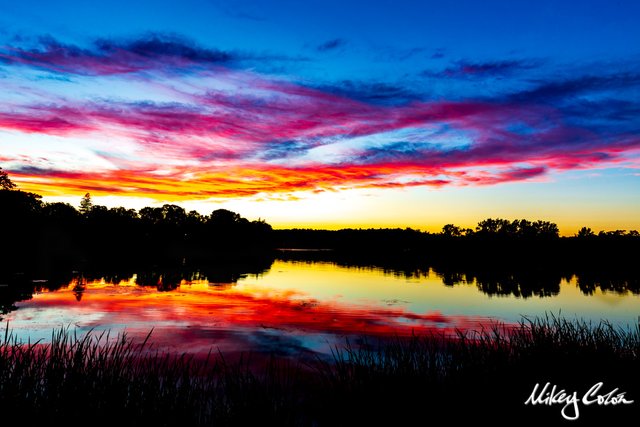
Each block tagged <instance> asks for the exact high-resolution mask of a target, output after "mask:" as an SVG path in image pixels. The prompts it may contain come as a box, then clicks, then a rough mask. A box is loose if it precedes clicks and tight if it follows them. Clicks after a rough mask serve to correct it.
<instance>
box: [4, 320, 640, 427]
mask: <svg viewBox="0 0 640 427" xmlns="http://www.w3.org/2000/svg"><path fill="white" fill-rule="evenodd" d="M150 337H151V334H150V335H149V336H147V338H146V339H144V340H142V341H135V340H133V339H130V338H129V337H127V335H126V334H119V335H116V336H113V335H111V334H110V333H109V332H99V333H98V332H94V331H91V332H89V333H86V334H83V335H78V334H76V333H75V332H72V331H70V330H69V329H62V330H57V331H54V332H53V333H52V336H51V339H50V340H48V341H47V342H20V341H19V340H18V339H17V338H16V337H15V336H14V335H13V334H12V333H11V331H10V329H9V327H8V326H7V328H6V329H5V333H4V338H3V339H2V341H1V342H0V413H1V414H2V417H3V419H4V420H7V421H17V422H20V423H21V425H39V424H42V423H55V424H63V425H67V426H72V425H114V424H117V425H120V426H126V425H132V426H133V425H135V426H141V425H153V426H163V425H167V426H173V425H176V426H192V425H193V426H205V425H223V426H224V425H278V426H298V425H299V426H307V425H308V426H324V425H326V426H334V425H364V424H368V425H384V424H389V423H394V425H399V424H398V423H402V422H409V421H410V420H413V419H415V417H416V416H418V417H423V418H424V419H425V424H428V422H427V421H429V420H431V419H433V418H434V417H437V418H438V419H440V417H441V416H445V415H446V418H447V420H450V421H454V420H455V421H476V422H477V421H479V420H481V419H483V418H484V419H485V420H490V421H492V422H493V423H494V424H496V423H497V424H500V421H501V420H503V421H508V420H511V422H512V421H513V419H511V417H512V416H522V414H523V413H524V414H526V415H527V419H528V420H529V421H531V420H532V419H536V417H538V418H539V419H540V420H542V421H544V420H547V419H548V420H550V421H560V418H559V413H558V411H557V410H552V409H551V408H543V409H544V410H543V409H540V408H531V407H525V406H524V405H523V403H524V401H525V400H526V398H527V397H528V395H529V394H530V393H531V390H532V387H533V385H534V384H535V383H537V382H539V383H544V382H547V381H550V382H552V383H555V384H558V385H559V386H561V387H564V388H567V389H577V390H586V389H587V388H588V387H587V386H591V385H593V383H594V382H597V381H603V382H605V384H608V385H610V386H611V387H612V388H613V387H618V388H620V389H621V390H626V391H628V393H629V394H630V398H634V397H635V398H636V399H638V398H640V396H633V393H634V392H635V393H636V394H637V392H638V391H640V390H639V389H638V384H640V381H639V380H640V378H639V376H640V369H639V368H640V357H639V353H640V331H639V329H638V326H634V327H629V328H626V329H622V328H618V327H614V326H612V325H611V324H609V323H607V322H604V321H603V322H600V323H598V324H591V323H586V322H582V321H578V320H568V319H565V318H562V317H555V316H551V315H549V316H546V317H544V318H535V319H523V320H522V321H521V322H520V323H519V324H518V325H516V326H509V327H507V326H505V325H498V324H496V325H491V326H489V327H487V328H485V329H483V330H479V331H472V332H459V333H458V335H457V336H456V337H448V336H445V335H443V334H436V333H434V334H431V335H423V336H412V337H409V338H406V337H394V338H390V339H373V338H370V337H360V338H358V339H355V340H354V339H351V340H348V341H345V343H344V344H343V345H340V346H336V347H335V348H334V349H333V351H332V355H331V357H329V358H323V357H318V358H317V360H315V361H312V362H309V361H306V362H302V361H295V360H290V359H279V358H277V357H269V358H267V359H266V360H262V359H261V360H260V363H254V362H255V360H253V361H252V360H251V357H250V356H246V357H242V358H241V359H240V360H237V361H234V362H228V361H227V360H226V359H225V357H224V355H222V354H215V353H212V354H209V356H208V357H206V358H196V357H193V356H190V355H188V354H172V353H164V352H159V351H157V350H154V347H153V345H152V344H151V338H150ZM627 409H628V408H616V409H611V408H608V409H607V408H591V415H590V416H591V417H594V416H595V417H603V419H608V418H607V417H611V416H614V415H615V414H620V415H623V414H624V413H625V412H624V411H625V410H627ZM612 414H613V415H612Z"/></svg>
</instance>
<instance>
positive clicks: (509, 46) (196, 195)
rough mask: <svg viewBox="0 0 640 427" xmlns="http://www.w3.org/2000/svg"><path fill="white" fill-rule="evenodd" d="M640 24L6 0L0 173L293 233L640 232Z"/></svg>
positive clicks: (358, 7)
mask: <svg viewBox="0 0 640 427" xmlns="http://www.w3.org/2000/svg"><path fill="white" fill-rule="evenodd" d="M639 18H640V3H638V2H634V1H618V2H612V1H582V2H569V1H567V2H557V1H556V2H551V1H536V2H524V1H518V2H514V1H510V2H509V1H484V2H477V1H457V2H429V1H404V2H402V1H401V2H398V1H395V2H392V1H377V2H354V1H351V2H349V1H322V2H320V1H305V2H301V1H277V2H276V1H269V2H267V1H213V0H210V1H205V0H197V1H183V2H180V3H179V4H178V2H170V1H164V2H163V1H153V2H149V1H131V0H129V1H109V2H80V1H59V2H55V4H54V3H53V2H47V1H21V2H8V1H4V0H1V1H0V87H2V89H3V90H2V94H0V101H2V102H3V104H4V106H3V108H2V109H0V166H2V167H3V168H4V169H6V170H8V171H9V172H10V173H11V174H12V177H14V178H15V180H16V182H18V183H19V184H20V185H21V187H22V188H25V189H28V190H31V191H36V192H40V193H42V194H44V195H45V197H46V198H48V200H64V201H72V200H75V199H76V198H77V197H78V195H81V194H84V192H86V191H91V192H92V194H95V195H96V197H98V199H100V198H102V200H103V201H104V203H106V204H126V205H130V206H135V207H139V206H141V205H143V204H158V203H165V202H176V203H182V204H185V205H189V206H192V207H194V208H196V209H199V210H202V211H205V212H206V211H207V210H210V209H211V208H213V207H220V206H224V207H231V208H237V209H242V210H243V212H242V213H245V214H248V216H251V215H252V214H253V215H254V216H263V217H264V216H265V215H264V213H267V219H268V220H270V221H271V222H273V223H275V224H276V225H283V226H284V225H309V226H330V227H338V226H388V225H398V226H413V227H418V228H428V229H429V228H438V227H441V226H442V225H443V223H446V222H450V221H449V220H448V219H447V218H451V217H455V218H456V219H457V220H458V222H460V223H462V225H471V224H473V223H474V222H477V220H479V219H482V216H483V215H492V216H525V217H531V216H532V215H543V216H545V218H544V219H548V220H554V221H556V222H558V223H560V225H561V228H562V226H564V227H565V230H567V232H571V230H573V229H575V228H576V227H577V226H578V224H579V223H580V224H583V225H593V226H594V227H599V228H640V220H636V219H634V218H640V196H639V194H640V191H638V189H640V185H639V184H640V183H639V176H638V165H639V162H638V154H639V150H640V140H639V132H640V118H639V117H640V114H639V113H640V103H639V102H638V99H640V61H639V60H640V49H639V48H638V46H640V30H639V29H638V27H640V26H638V25H637V22H638V21H639ZM229 176H231V177H233V179H231V180H230V179H228V177H229ZM142 181H144V182H142ZM256 182H262V183H265V185H257V184H256ZM267 184H268V185H267ZM176 188H177V189H176ZM540 189H542V190H540ZM461 194H464V196H462V195H461ZM522 194H527V195H529V196H528V199H526V200H524V201H523V200H521V197H520V196H521V195H522ZM459 197H465V198H466V199H473V200H475V201H476V202H475V203H476V204H475V207H472V206H466V205H465V207H464V208H461V207H460V206H461V202H460V200H459ZM372 200H374V202H373V206H378V207H379V209H374V210H373V211H374V212H375V213H373V212H372V209H371V206H372ZM482 200H486V202H484V203H485V204H486V205H483V201H482ZM558 200H574V205H573V206H575V209H574V212H573V213H571V211H572V209H571V205H570V206H568V207H567V206H566V204H563V203H559V202H558ZM436 201H437V212H436V214H433V213H430V214H429V215H425V214H424V209H425V207H426V206H429V207H430V208H432V209H433V203H434V202H436ZM397 203H403V205H405V206H409V208H407V209H403V212H401V213H400V212H397V210H396V211H394V209H391V208H389V206H393V205H394V204H397ZM327 204H331V205H333V206H341V208H340V209H336V210H335V212H334V211H326V210H323V209H319V208H318V206H321V205H322V206H325V205H327ZM463 205H464V204H463ZM460 209H463V210H464V211H465V213H464V214H460V213H459V210H460ZM318 212H322V213H321V214H318Z"/></svg>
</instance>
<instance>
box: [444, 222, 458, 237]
mask: <svg viewBox="0 0 640 427" xmlns="http://www.w3.org/2000/svg"><path fill="white" fill-rule="evenodd" d="M442 234H443V235H445V236H447V237H460V236H462V229H461V228H460V227H458V226H456V225H453V224H446V225H445V226H444V227H442Z"/></svg>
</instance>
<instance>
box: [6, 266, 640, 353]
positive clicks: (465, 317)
mask: <svg viewBox="0 0 640 427" xmlns="http://www.w3.org/2000/svg"><path fill="white" fill-rule="evenodd" d="M36 282H38V281H36ZM42 282H44V280H43V281H42ZM614 285H615V284H614ZM634 286H635V285H632V286H629V285H628V284H627V283H626V282H624V281H623V283H622V284H621V285H620V283H618V284H617V285H615V286H612V285H611V283H609V282H607V281H603V280H595V279H589V278H587V277H582V278H581V277H577V276H575V275H573V276H569V277H561V276H557V277H556V276H553V275H551V276H549V277H547V276H544V275H543V276H542V277H533V278H531V277H529V276H527V275H523V276H514V275H502V276H499V275H498V276H495V277H494V276H491V277H489V276H487V275H484V276H483V275H482V274H477V275H474V274H469V273H461V272H441V271H434V270H433V269H431V268H427V269H424V270H416V271H412V272H406V271H405V272H401V271H393V270H383V269H381V268H376V267H356V266H348V265H338V264H336V263H333V262H321V261H306V262H302V261H292V260H284V259H277V260H275V261H274V262H273V263H272V264H271V265H270V266H267V267H266V268H264V269H263V271H261V272H258V273H248V274H239V275H237V277H232V278H230V279H223V280H221V278H220V277H213V276H212V275H211V274H208V273H205V272H202V271H193V272H190V273H188V274H180V275H174V276H169V275H167V274H162V273H155V274H153V273H148V272H146V273H125V274H121V275H119V276H114V275H104V276H102V277H99V275H98V276H95V275H94V276H93V277H84V276H77V277H74V278H73V279H71V280H69V282H68V283H63V284H61V285H59V286H56V287H55V289H53V290H51V288H49V289H47V287H40V286H36V288H35V291H34V293H33V296H32V298H30V299H25V300H23V301H17V302H15V304H14V307H13V309H12V310H11V311H9V312H8V313H6V314H5V315H3V316H2V321H1V325H0V326H2V327H3V328H5V327H6V326H7V323H8V325H9V328H10V329H11V330H12V331H13V334H15V335H16V336H18V337H19V338H20V339H22V340H25V341H26V340H31V342H33V341H35V340H43V341H44V342H46V341H47V340H48V339H50V337H51V334H52V330H53V329H56V328H57V329H59V328H69V329H70V330H71V331H77V332H79V333H82V332H86V331H88V330H94V331H103V330H110V331H111V333H112V334H114V335H115V334H116V333H117V332H122V331H126V332H127V334H128V336H132V337H136V336H144V335H146V334H147V333H148V332H149V331H151V330H152V329H153V332H152V341H153V343H154V345H155V346H157V348H160V349H163V350H170V351H178V352H193V353H199V352H208V351H209V350H211V349H213V351H218V350H220V351H222V352H224V353H225V354H228V353H234V352H245V351H252V352H275V353H277V354H280V355H289V354H298V355H299V354H305V353H308V354H312V353H314V352H328V351H330V348H331V346H332V345H335V344H336V343H340V342H343V341H344V340H345V339H348V338H353V339H357V338H358V337H361V336H363V335H370V336H378V337H385V336H394V335H405V334H407V335H408V334H412V333H417V334H420V333H426V332H429V331H434V330H435V331H442V332H445V333H455V331H456V330H474V329H475V330H477V329H480V328H482V327H483V326H484V327H487V326H488V325H491V324H495V323H496V322H502V323H506V324H511V323H515V322H518V321H520V320H521V319H522V316H529V317H535V316H545V315H548V314H552V315H555V316H558V315H561V316H562V317H565V318H567V319H582V320H585V321H592V322H595V323H598V322H600V321H601V320H606V321H608V322H611V323H612V324H614V325H617V326H620V327H624V328H626V327H635V325H637V323H638V318H639V315H640V292H638V290H637V289H636V288H635V287H634Z"/></svg>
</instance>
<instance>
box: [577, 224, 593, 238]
mask: <svg viewBox="0 0 640 427" xmlns="http://www.w3.org/2000/svg"><path fill="white" fill-rule="evenodd" d="M594 236H595V233H594V232H593V230H591V229H590V228H589V227H582V228H581V229H580V230H578V232H577V233H576V237H580V238H586V237H594Z"/></svg>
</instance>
